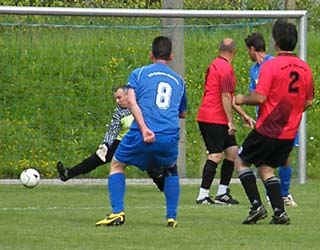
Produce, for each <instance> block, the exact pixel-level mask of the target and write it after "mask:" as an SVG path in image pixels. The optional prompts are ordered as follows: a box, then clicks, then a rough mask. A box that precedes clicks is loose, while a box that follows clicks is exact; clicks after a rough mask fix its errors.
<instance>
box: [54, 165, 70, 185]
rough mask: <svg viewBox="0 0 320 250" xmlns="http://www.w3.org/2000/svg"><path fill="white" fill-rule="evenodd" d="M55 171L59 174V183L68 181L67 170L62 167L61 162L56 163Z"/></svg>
mask: <svg viewBox="0 0 320 250" xmlns="http://www.w3.org/2000/svg"><path fill="white" fill-rule="evenodd" d="M57 171H58V173H59V178H60V180H61V181H63V182H65V181H67V180H69V179H70V178H69V177H68V169H67V168H65V167H64V166H63V163H62V162H61V161H58V163H57Z"/></svg>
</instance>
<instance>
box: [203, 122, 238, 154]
mask: <svg viewBox="0 0 320 250" xmlns="http://www.w3.org/2000/svg"><path fill="white" fill-rule="evenodd" d="M198 125H199V129H200V132H201V135H202V138H203V140H204V144H205V145H206V148H207V151H208V153H209V154H214V153H222V152H223V151H224V150H225V149H226V148H229V147H231V146H237V141H236V137H235V136H234V135H229V133H228V130H229V128H228V126H227V125H223V124H213V123H206V122H199V121H198Z"/></svg>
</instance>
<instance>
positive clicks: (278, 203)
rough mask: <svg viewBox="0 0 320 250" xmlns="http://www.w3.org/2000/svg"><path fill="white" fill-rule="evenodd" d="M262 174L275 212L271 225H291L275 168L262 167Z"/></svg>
mask: <svg viewBox="0 0 320 250" xmlns="http://www.w3.org/2000/svg"><path fill="white" fill-rule="evenodd" d="M260 173H261V177H262V179H263V183H264V186H265V188H266V190H267V194H268V197H269V198H270V203H271V206H272V209H273V211H274V215H273V219H272V220H271V224H290V219H289V218H288V216H287V214H286V212H285V210H284V203H283V199H282V196H281V191H280V181H279V179H278V178H277V177H276V176H275V175H274V170H273V168H271V167H269V166H266V165H265V166H261V167H260Z"/></svg>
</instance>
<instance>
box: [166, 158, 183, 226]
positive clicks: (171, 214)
mask: <svg viewBox="0 0 320 250" xmlns="http://www.w3.org/2000/svg"><path fill="white" fill-rule="evenodd" d="M164 175H165V181H164V195H165V198H166V208H167V212H166V218H167V220H168V227H177V226H178V223H177V210H178V205H179V197H180V184H179V177H178V168H177V165H176V164H174V166H172V167H169V168H165V169H164Z"/></svg>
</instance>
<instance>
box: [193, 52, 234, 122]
mask: <svg viewBox="0 0 320 250" xmlns="http://www.w3.org/2000/svg"><path fill="white" fill-rule="evenodd" d="M235 88H236V77H235V74H234V71H233V68H232V65H231V64H230V63H229V62H228V61H227V60H226V59H225V58H223V57H217V58H216V59H214V60H213V61H212V62H211V64H210V65H209V68H208V69H207V74H206V80H205V89H204V95H203V97H202V102H201V104H200V107H199V110H198V117H197V121H201V122H207V123H215V124H226V125H227V124H228V120H227V116H226V113H225V111H224V109H223V105H222V100H221V94H222V93H227V92H228V93H230V94H231V96H233V93H234V90H235Z"/></svg>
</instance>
